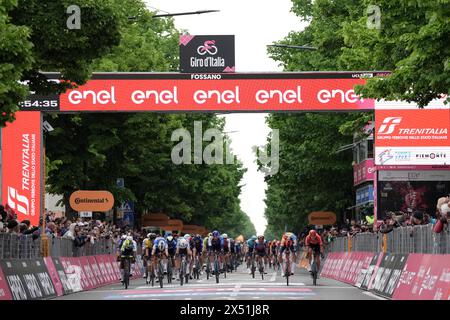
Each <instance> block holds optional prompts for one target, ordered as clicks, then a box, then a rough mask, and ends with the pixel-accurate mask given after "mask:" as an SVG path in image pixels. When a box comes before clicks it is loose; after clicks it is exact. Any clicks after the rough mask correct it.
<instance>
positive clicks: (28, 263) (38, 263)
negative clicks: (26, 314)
mask: <svg viewBox="0 0 450 320" xmlns="http://www.w3.org/2000/svg"><path fill="white" fill-rule="evenodd" d="M1 266H2V269H3V272H4V275H5V278H6V280H7V282H8V285H9V289H10V291H11V293H12V296H13V299H14V300H41V299H46V298H54V297H56V290H55V287H54V286H53V283H52V280H51V278H50V275H49V274H48V272H47V269H46V267H45V264H44V260H43V259H32V260H28V259H27V260H17V261H12V260H4V261H1Z"/></svg>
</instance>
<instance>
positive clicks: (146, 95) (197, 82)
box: [20, 72, 386, 112]
mask: <svg viewBox="0 0 450 320" xmlns="http://www.w3.org/2000/svg"><path fill="white" fill-rule="evenodd" d="M385 74H386V73H380V72H378V73H351V72H330V73H326V72H324V73H318V72H314V73H311V72H310V73H308V72H305V73H262V74H256V73H254V74H253V73H248V74H240V73H235V74H230V73H228V74H226V73H225V74H178V73H159V74H158V73H94V74H93V76H92V79H91V80H90V81H88V82H87V83H86V84H85V85H83V86H80V87H78V88H77V89H74V90H69V91H67V92H66V93H64V94H62V95H60V96H59V97H57V98H55V97H49V98H48V99H46V98H45V97H38V99H35V98H33V96H30V98H29V100H27V101H24V102H23V103H21V105H20V108H21V110H36V108H39V107H41V108H45V111H49V110H54V111H56V112H76V111H92V112H108V111H121V112H127V111H133V112H135V111H159V112H175V111H178V112H184V111H197V112H202V111H225V112H245V111H252V112H263V111H271V112H276V111H302V110H304V111H308V110H309V111H311V110H317V111H344V110H349V111H350V110H355V111H358V110H360V111H363V110H373V109H374V106H375V101H374V100H372V99H360V98H359V97H358V96H357V95H356V94H355V92H354V86H355V85H357V84H364V83H365V79H364V77H368V76H370V77H373V76H376V75H385ZM47 76H48V77H54V78H55V77H57V74H47ZM51 81H58V80H51ZM52 107H53V109H52Z"/></svg>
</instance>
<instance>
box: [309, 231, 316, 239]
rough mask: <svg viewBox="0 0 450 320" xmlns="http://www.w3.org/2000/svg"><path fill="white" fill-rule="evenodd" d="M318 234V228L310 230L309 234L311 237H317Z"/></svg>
mask: <svg viewBox="0 0 450 320" xmlns="http://www.w3.org/2000/svg"><path fill="white" fill-rule="evenodd" d="M316 235H317V231H316V230H310V231H309V236H310V237H315V236H316Z"/></svg>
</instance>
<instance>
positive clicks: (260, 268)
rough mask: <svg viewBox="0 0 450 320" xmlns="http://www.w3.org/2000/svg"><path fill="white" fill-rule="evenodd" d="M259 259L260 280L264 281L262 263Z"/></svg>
mask: <svg viewBox="0 0 450 320" xmlns="http://www.w3.org/2000/svg"><path fill="white" fill-rule="evenodd" d="M261 260H262V258H260V259H259V272H260V273H261V279H262V280H264V263H263V262H262V261H261Z"/></svg>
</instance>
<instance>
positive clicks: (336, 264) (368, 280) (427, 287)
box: [320, 252, 450, 300]
mask: <svg viewBox="0 0 450 320" xmlns="http://www.w3.org/2000/svg"><path fill="white" fill-rule="evenodd" d="M320 275H321V277H325V278H331V279H335V280H338V281H341V282H345V283H348V284H351V285H353V286H355V287H358V288H360V289H363V290H367V291H370V292H373V293H375V294H377V295H380V296H383V297H385V298H388V299H394V300H449V299H450V289H449V288H450V254H417V253H412V254H403V253H382V252H380V253H372V252H332V253H329V254H328V255H327V258H326V260H325V263H324V264H323V268H322V270H321V273H320Z"/></svg>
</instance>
